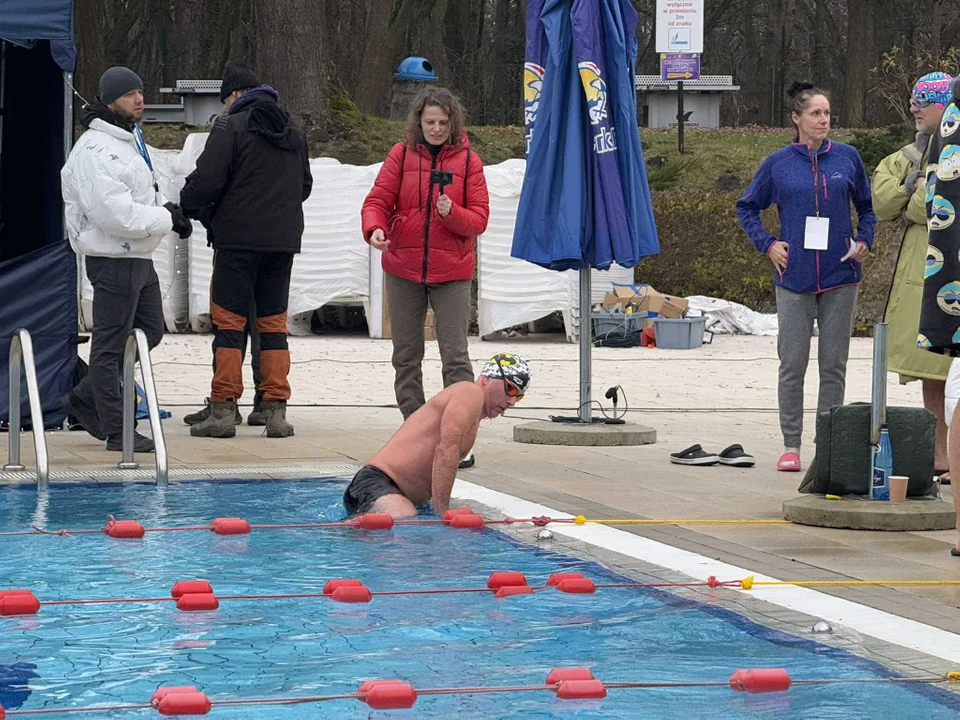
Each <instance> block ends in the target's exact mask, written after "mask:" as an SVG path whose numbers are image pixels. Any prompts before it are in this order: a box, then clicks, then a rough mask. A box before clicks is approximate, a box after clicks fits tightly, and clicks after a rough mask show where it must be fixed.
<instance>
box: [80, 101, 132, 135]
mask: <svg viewBox="0 0 960 720" xmlns="http://www.w3.org/2000/svg"><path fill="white" fill-rule="evenodd" d="M94 120H103V121H104V122H105V123H109V124H110V125H116V126H117V127H118V128H120V129H121V130H126V131H127V132H128V133H132V132H133V124H132V123H130V122H129V121H127V120H124V119H123V118H122V117H120V116H119V115H117V114H116V113H115V112H114V111H113V110H111V109H110V108H108V107H107V106H106V105H104V104H103V103H102V102H100V99H99V98H98V99H97V100H94V101H93V102H92V103H90V104H89V105H84V106H83V107H82V108H81V109H80V124H81V125H83V128H84V130H87V129H89V128H90V123H92V122H93V121H94Z"/></svg>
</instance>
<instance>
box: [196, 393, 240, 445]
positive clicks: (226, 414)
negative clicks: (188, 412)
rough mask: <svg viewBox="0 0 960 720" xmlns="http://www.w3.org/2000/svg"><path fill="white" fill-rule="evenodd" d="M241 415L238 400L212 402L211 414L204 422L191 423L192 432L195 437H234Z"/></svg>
mask: <svg viewBox="0 0 960 720" xmlns="http://www.w3.org/2000/svg"><path fill="white" fill-rule="evenodd" d="M239 416H240V412H239V411H238V410H237V402H236V400H226V401H224V402H211V403H210V405H209V415H208V416H207V418H206V419H205V420H203V421H202V422H198V423H197V424H196V425H191V426H190V434H191V435H192V436H193V437H212V438H232V437H234V436H235V435H236V434H237V425H238V424H239V423H238V422H237V418H238V417H239Z"/></svg>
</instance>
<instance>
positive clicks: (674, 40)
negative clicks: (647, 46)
mask: <svg viewBox="0 0 960 720" xmlns="http://www.w3.org/2000/svg"><path fill="white" fill-rule="evenodd" d="M703 15H704V11H703V0H657V52H658V53H697V54H700V53H702V52H703Z"/></svg>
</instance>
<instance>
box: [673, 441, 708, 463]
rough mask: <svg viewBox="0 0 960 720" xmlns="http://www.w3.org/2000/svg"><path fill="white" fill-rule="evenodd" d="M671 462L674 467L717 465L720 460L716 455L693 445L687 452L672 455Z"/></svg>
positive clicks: (682, 451)
mask: <svg viewBox="0 0 960 720" xmlns="http://www.w3.org/2000/svg"><path fill="white" fill-rule="evenodd" d="M670 462H672V463H673V464H674V465H716V464H717V463H718V462H720V458H719V457H718V456H717V454H716V453H708V452H704V451H703V448H702V447H700V446H699V445H691V446H690V447H688V448H687V449H686V450H681V451H680V452H677V453H670Z"/></svg>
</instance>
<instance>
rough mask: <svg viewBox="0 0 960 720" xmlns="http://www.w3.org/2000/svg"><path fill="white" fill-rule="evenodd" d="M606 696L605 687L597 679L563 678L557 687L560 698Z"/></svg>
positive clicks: (576, 698)
mask: <svg viewBox="0 0 960 720" xmlns="http://www.w3.org/2000/svg"><path fill="white" fill-rule="evenodd" d="M606 696H607V689H606V688H605V687H604V686H603V683H602V682H600V681H599V680H596V679H594V680H564V681H563V682H561V683H560V686H559V687H558V688H557V697H558V698H560V699H561V700H600V699H601V698H605V697H606Z"/></svg>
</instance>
